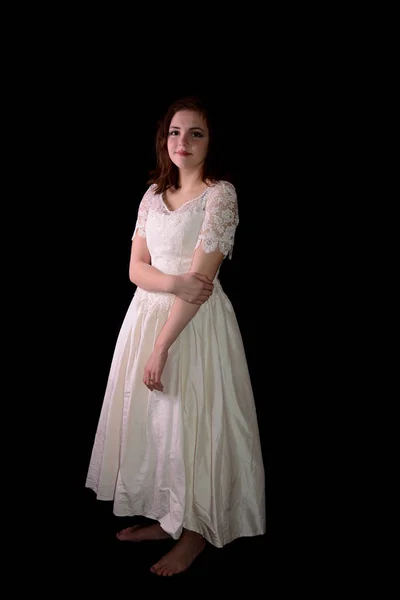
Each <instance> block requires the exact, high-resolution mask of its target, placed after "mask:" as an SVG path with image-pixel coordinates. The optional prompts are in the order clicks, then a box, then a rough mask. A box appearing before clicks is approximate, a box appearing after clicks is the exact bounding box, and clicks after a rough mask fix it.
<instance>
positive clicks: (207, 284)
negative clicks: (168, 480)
mask: <svg viewBox="0 0 400 600" xmlns="http://www.w3.org/2000/svg"><path fill="white" fill-rule="evenodd" d="M174 284H175V285H174V290H173V293H174V294H175V296H178V297H179V298H181V299H182V300H185V301H186V302H190V303H192V304H203V303H204V302H205V301H206V300H208V299H209V297H210V296H211V294H212V291H213V289H214V284H213V283H212V281H210V279H208V277H206V275H201V273H194V272H191V271H190V272H189V273H184V274H183V275H176V276H175V282H174Z"/></svg>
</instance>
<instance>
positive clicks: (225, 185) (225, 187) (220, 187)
mask: <svg viewBox="0 0 400 600" xmlns="http://www.w3.org/2000/svg"><path fill="white" fill-rule="evenodd" d="M210 188H211V189H213V190H214V191H215V192H216V193H224V194H228V195H236V188H235V186H234V185H233V183H231V182H230V181H226V180H225V179H219V180H218V181H215V182H213V183H211V184H210Z"/></svg>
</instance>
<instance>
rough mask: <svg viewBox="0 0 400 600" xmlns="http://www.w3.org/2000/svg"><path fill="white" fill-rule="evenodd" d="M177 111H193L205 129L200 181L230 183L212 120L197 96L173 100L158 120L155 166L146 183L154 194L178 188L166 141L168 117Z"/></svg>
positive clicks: (175, 169) (177, 177)
mask: <svg viewBox="0 0 400 600" xmlns="http://www.w3.org/2000/svg"><path fill="white" fill-rule="evenodd" d="M180 110H193V111H195V112H197V113H199V114H201V115H202V116H203V118H204V119H205V121H206V123H207V127H208V130H209V144H208V151H207V156H206V158H205V161H204V163H203V168H202V174H201V177H202V180H203V181H211V182H212V183H215V182H217V181H220V180H221V179H224V180H225V181H230V176H229V174H228V172H227V171H226V169H224V167H223V165H222V162H223V161H222V154H223V152H222V151H221V149H220V147H219V141H220V139H219V136H218V129H217V126H216V123H215V122H214V120H213V116H214V115H213V114H212V111H211V110H209V108H208V107H207V104H206V102H205V100H204V99H202V98H199V97H194V96H190V97H186V98H181V99H180V100H177V101H175V102H174V103H173V104H171V105H170V107H169V108H168V110H167V112H166V114H165V116H164V117H163V118H162V119H161V120H160V121H159V123H158V129H157V133H156V144H155V145H156V156H157V167H156V168H155V169H154V170H153V171H151V172H150V179H149V181H148V182H147V183H148V184H156V188H155V190H154V192H155V193H156V194H162V193H163V192H164V191H165V190H167V189H168V188H170V187H175V188H178V187H179V170H178V167H177V166H176V165H174V163H173V162H172V161H171V159H170V157H169V154H168V148H167V142H168V134H169V126H170V124H171V121H172V117H173V116H174V114H175V113H177V112H178V111H180Z"/></svg>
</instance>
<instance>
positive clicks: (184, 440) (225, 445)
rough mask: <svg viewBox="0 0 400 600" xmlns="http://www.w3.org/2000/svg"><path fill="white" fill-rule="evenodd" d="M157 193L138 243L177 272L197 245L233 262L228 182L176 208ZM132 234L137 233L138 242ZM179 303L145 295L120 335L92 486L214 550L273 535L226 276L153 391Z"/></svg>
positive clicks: (143, 216) (121, 511)
mask: <svg viewBox="0 0 400 600" xmlns="http://www.w3.org/2000/svg"><path fill="white" fill-rule="evenodd" d="M154 187H155V186H150V187H149V189H148V190H147V191H146V193H145V194H144V196H143V198H142V201H141V203H140V206H139V211H138V217H137V222H136V227H135V231H134V234H133V237H134V236H135V235H136V234H138V235H140V236H142V237H145V238H146V241H147V246H148V249H149V252H150V255H151V263H152V265H154V266H155V267H157V269H159V270H161V271H163V272H165V273H169V274H179V273H185V272H187V271H189V270H190V266H191V261H192V257H193V253H194V250H195V249H196V248H197V247H198V246H199V245H200V244H202V247H203V249H204V251H205V252H212V251H214V250H216V249H219V250H220V251H221V252H223V253H224V255H225V256H226V255H229V256H230V257H231V253H232V248H233V242H234V235H235V230H236V227H237V225H238V222H239V219H238V207H237V198H236V191H235V188H234V187H233V185H232V184H230V183H228V182H226V181H220V182H218V183H217V184H215V185H213V186H211V187H209V188H207V189H206V191H205V192H203V193H202V194H201V195H200V196H198V197H197V198H194V199H193V200H191V201H189V202H187V203H186V204H183V205H182V206H181V207H179V208H178V209H177V210H175V211H170V210H169V209H168V208H167V206H166V205H165V203H164V201H163V199H162V195H156V194H155V193H154V191H153V190H154ZM132 239H133V238H132ZM173 301H174V296H173V295H172V294H167V293H150V292H146V291H144V290H141V289H139V288H137V289H136V291H135V294H134V297H133V299H132V302H131V304H130V306H129V308H128V311H127V314H126V316H125V319H124V322H123V324H122V326H121V330H120V333H119V336H118V340H117V343H116V347H115V352H114V356H113V359H112V363H111V368H110V373H109V379H108V383H107V387H106V391H105V397H104V402H103V406H102V410H101V414H100V419H99V423H98V428H97V432H96V436H95V441H94V446H93V450H92V455H91V460H90V464H89V470H88V474H87V480H86V486H87V487H89V488H91V489H92V490H94V491H95V493H96V495H97V498H98V499H99V500H110V501H111V500H112V501H113V511H114V514H115V515H117V516H133V515H142V516H146V517H149V518H151V519H156V520H158V521H159V522H160V524H161V526H162V528H163V529H164V530H165V531H166V532H168V533H169V534H170V535H171V536H172V537H173V538H174V539H177V538H179V536H180V535H181V533H182V528H183V527H185V528H187V529H190V530H192V531H197V532H198V533H200V534H202V535H203V536H204V538H205V539H206V540H208V541H209V542H210V543H211V544H213V545H214V546H217V547H222V546H224V545H225V544H227V543H229V542H231V541H233V540H234V539H236V538H238V537H243V536H254V535H260V534H263V533H265V489H264V486H265V481H264V467H263V460H262V454H261V445H260V439H259V429H258V423H257V416H256V410H255V404H254V398H253V392H252V387H251V382H250V377H249V372H248V366H247V362H246V357H245V352H244V348H243V343H242V337H241V333H240V330H239V327H238V323H237V320H236V316H235V313H234V310H233V307H232V304H231V303H230V301H229V299H228V297H227V296H226V294H225V293H224V291H223V290H222V287H221V284H220V282H219V280H218V274H217V276H216V278H215V280H214V290H213V293H212V295H211V297H210V298H209V299H208V300H207V301H206V302H205V303H204V304H202V305H201V307H200V309H199V311H198V312H197V314H196V315H195V316H194V318H193V319H192V320H191V321H190V322H189V324H188V325H187V326H186V327H185V329H184V330H183V331H182V332H181V334H180V335H179V337H178V338H177V340H176V341H175V342H174V344H173V345H172V346H171V348H170V350H169V354H168V359H167V362H166V365H165V367H164V371H163V374H162V377H161V381H162V382H163V384H164V391H163V392H158V391H153V392H151V391H150V390H149V389H148V388H147V387H146V386H145V385H144V383H143V372H144V368H145V365H146V363H147V360H148V358H149V356H150V354H151V352H152V350H153V345H154V342H155V340H156V338H157V335H158V333H159V332H160V330H161V328H162V327H163V325H164V323H165V322H166V320H167V318H168V314H169V311H170V309H171V306H172V303H173Z"/></svg>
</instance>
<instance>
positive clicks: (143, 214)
mask: <svg viewBox="0 0 400 600" xmlns="http://www.w3.org/2000/svg"><path fill="white" fill-rule="evenodd" d="M152 190H153V186H150V187H149V188H148V190H147V191H146V192H145V194H144V196H143V198H142V199H141V201H140V204H139V209H138V215H137V219H136V225H135V230H134V232H133V235H132V240H133V238H134V237H135V235H136V232H138V234H139V235H140V237H142V238H146V222H147V215H148V214H149V208H150V205H151V201H152V199H153V191H152Z"/></svg>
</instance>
